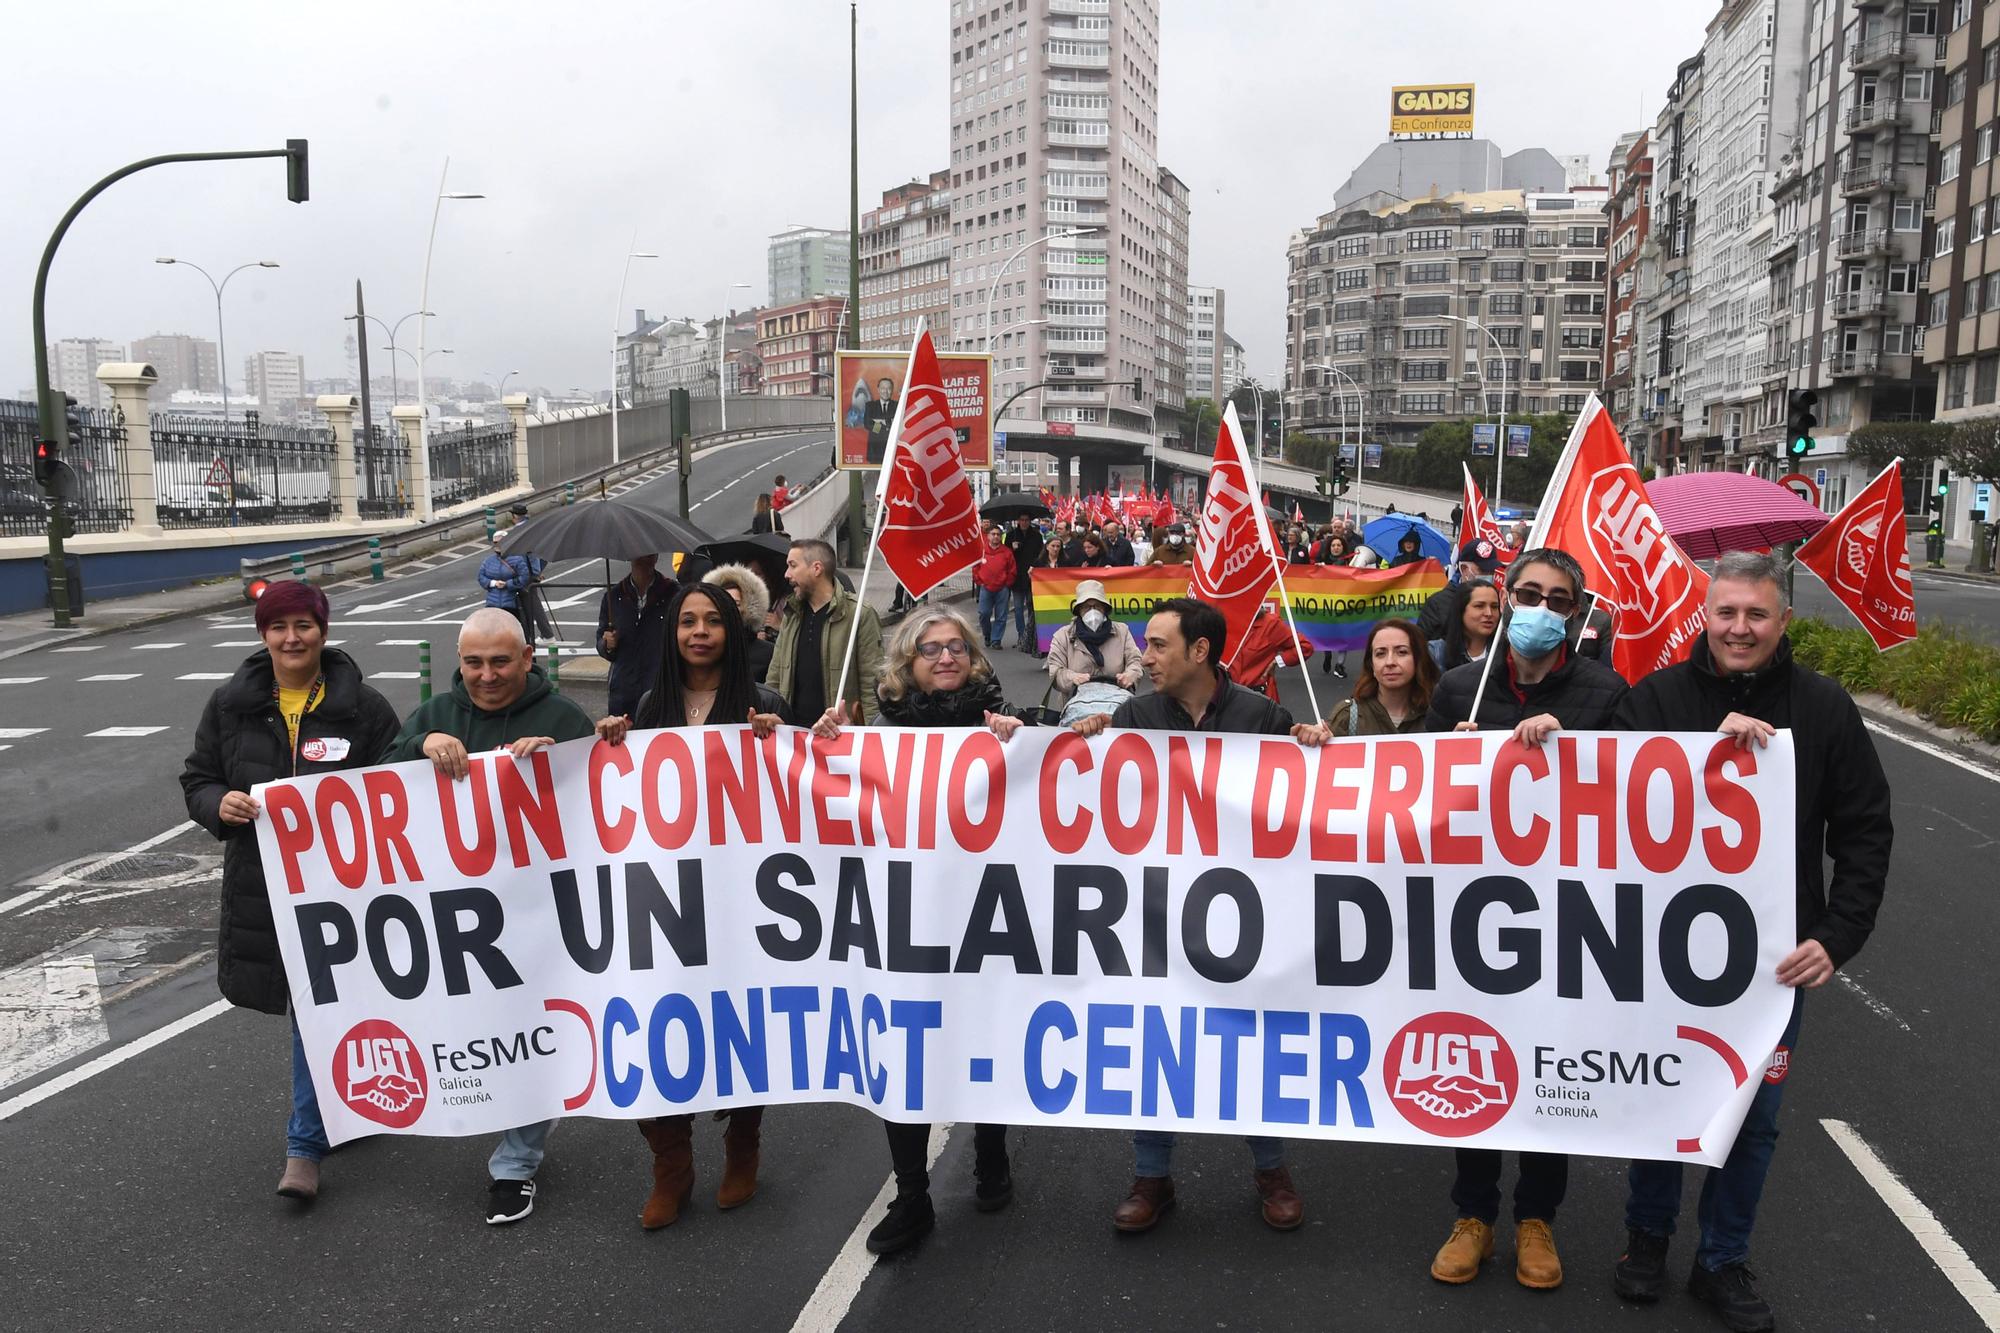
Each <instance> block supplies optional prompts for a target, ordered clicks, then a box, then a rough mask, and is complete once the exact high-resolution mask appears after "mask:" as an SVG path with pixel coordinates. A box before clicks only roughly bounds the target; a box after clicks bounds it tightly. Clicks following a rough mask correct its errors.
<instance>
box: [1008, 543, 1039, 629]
mask: <svg viewBox="0 0 2000 1333" xmlns="http://www.w3.org/2000/svg"><path fill="white" fill-rule="evenodd" d="M1007 549H1008V550H1010V551H1012V552H1013V553H1014V646H1015V647H1016V648H1019V649H1020V650H1021V651H1022V652H1024V653H1031V654H1032V653H1033V652H1034V651H1035V571H1036V570H1037V569H1039V568H1041V564H1042V551H1043V549H1044V547H1043V545H1042V534H1041V533H1039V532H1037V531H1036V530H1035V524H1034V521H1033V520H1032V519H1030V518H1029V517H1028V516H1027V515H1026V514H1017V515H1015V517H1014V526H1013V527H1012V528H1010V529H1008V532H1007Z"/></svg>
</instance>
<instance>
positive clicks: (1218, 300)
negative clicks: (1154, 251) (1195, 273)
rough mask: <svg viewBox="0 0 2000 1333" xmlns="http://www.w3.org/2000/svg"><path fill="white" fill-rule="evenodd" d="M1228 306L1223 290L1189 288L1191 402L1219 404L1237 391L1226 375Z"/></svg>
mask: <svg viewBox="0 0 2000 1333" xmlns="http://www.w3.org/2000/svg"><path fill="white" fill-rule="evenodd" d="M1227 304H1228V293H1227V292H1225V291H1224V290H1223V289H1222V288H1220V287H1195V286H1189V288H1188V297H1187V331H1188V361H1187V367H1188V371H1187V373H1188V386H1187V396H1188V397H1190V398H1206V399H1208V400H1209V401H1210V402H1211V403H1219V402H1221V401H1222V399H1223V398H1224V397H1225V396H1226V395H1227V394H1228V393H1229V391H1230V390H1231V389H1233V388H1235V387H1236V386H1235V384H1234V383H1233V382H1231V381H1230V380H1228V379H1227V378H1226V377H1225V376H1224V374H1223V371H1222V349H1223V347H1224V346H1225V345H1226V344H1227V341H1228V333H1227V330H1226V327H1225V324H1224V319H1223V316H1224V311H1225V308H1226V306H1227ZM1238 373H1239V374H1240V373H1241V371H1240V368H1239V372H1238Z"/></svg>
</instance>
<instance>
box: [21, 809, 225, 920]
mask: <svg viewBox="0 0 2000 1333" xmlns="http://www.w3.org/2000/svg"><path fill="white" fill-rule="evenodd" d="M200 827H201V825H199V824H197V823H195V822H194V821H193V820H192V819H184V820H182V821H181V822H180V823H178V824H176V825H174V826H173V827H172V828H170V829H163V830H161V831H160V832H158V833H155V834H154V835H153V836H152V837H150V838H147V839H145V840H143V841H141V842H135V843H133V844H132V845H131V846H130V847H126V848H122V849H121V850H119V851H115V852H106V853H105V854H104V855H102V856H99V857H95V858H93V859H91V860H89V861H86V862H83V863H82V864H80V865H73V866H71V867H70V868H69V869H68V870H66V871H64V872H63V873H62V874H60V875H57V876H56V877H55V878H54V879H51V880H50V881H49V882H48V883H46V884H37V885H36V886H35V887H34V888H32V889H29V890H28V891H27V892H25V893H17V894H15V895H14V896H13V897H12V898H8V899H6V900H4V901H0V916H5V915H6V914H7V913H9V912H11V911H13V910H14V909H15V908H17V907H25V906H26V905H27V904H29V903H31V902H34V901H35V900H37V899H39V898H46V897H48V896H49V895H50V894H52V893H54V892H56V891H57V890H59V889H65V888H68V887H69V886H70V885H72V884H76V883H80V882H82V880H83V878H84V876H86V875H89V874H92V873H94V872H95V871H97V870H98V869H100V868H102V867H104V866H108V865H110V864H111V863H112V862H113V861H122V860H124V859H125V858H126V857H128V856H137V855H138V854H139V853H140V852H149V851H151V850H152V849H153V848H155V847H158V846H159V845H160V844H161V843H163V842H172V841H173V840H174V839H175V838H178V837H180V836H181V834H183V833H186V832H189V831H190V830H192V829H197V828H200Z"/></svg>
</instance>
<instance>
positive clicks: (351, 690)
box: [181, 580, 396, 1203]
mask: <svg viewBox="0 0 2000 1333" xmlns="http://www.w3.org/2000/svg"><path fill="white" fill-rule="evenodd" d="M327 616H328V610H327V603H326V594H325V593H323V592H321V591H320V590H319V589H318V588H315V587H313V586H312V585H311V584H309V583H297V582H292V581H290V580H287V581H284V582H280V583H273V584H271V585H270V586H269V587H268V588H266V589H265V590H264V595H263V596H262V597H260V598H258V599H257V612H256V620H257V637H258V638H260V639H262V640H263V641H264V646H263V647H262V648H260V649H258V650H257V651H256V652H255V653H252V654H251V655H250V656H249V657H248V658H246V659H244V661H243V664H242V665H241V666H239V667H237V668H236V672H235V674H234V675H232V676H231V677H230V678H229V679H228V681H226V682H225V683H224V684H222V685H219V686H217V687H216V690H215V693H214V694H211V695H210V696H209V698H208V706H207V707H206V708H204V709H203V710H202V714H201V723H200V725H199V726H197V727H196V728H195V734H194V749H193V751H192V752H190V753H189V755H188V757H187V762H186V764H185V765H183V767H182V769H181V792H182V794H183V795H184V796H185V798H186V800H187V811H188V817H189V818H191V819H193V820H194V821H195V822H196V823H197V824H200V825H201V826H202V827H203V828H205V829H207V830H208V831H209V832H210V833H212V834H214V835H215V836H216V837H217V838H220V839H221V840H222V843H223V848H222V933H221V936H220V938H219V939H218V941H217V944H216V974H215V977H216V983H217V985H218V986H220V987H221V990H222V995H223V998H224V999H226V1000H228V1001H229V1002H230V1003H231V1004H235V1005H240V1006H242V1007H243V1008H245V1009H255V1010H258V1011H260V1012H262V1013H267V1014H283V1013H289V1012H290V1011H291V994H292V992H291V986H290V984H289V983H288V982H287V980H286V977H285V963H284V959H283V958H282V957H281V956H280V955H279V953H278V936H277V931H276V928H275V927H274V926H273V924H272V921H271V899H270V897H269V895H268V894H267V893H266V892H265V889H264V866H263V862H262V861H261V860H260V859H259V857H258V853H257V837H256V833H255V831H254V829H253V828H252V825H253V824H255V823H256V821H257V819H258V818H259V817H260V816H261V815H262V814H263V811H262V809H261V808H260V807H259V805H258V803H257V802H256V801H255V800H254V799H252V797H251V795H250V789H251V788H252V787H254V786H256V785H257V784H258V783H260V782H272V781H275V780H276V779H278V778H289V777H299V776H303V775H307V774H313V773H330V772H335V771H338V770H341V769H349V768H362V767H365V766H367V765H369V764H372V763H374V762H375V757H376V756H377V755H378V754H380V753H381V752H382V749H383V747H384V746H386V745H388V744H389V741H390V739H391V738H393V737H394V736H395V734H396V710H395V709H394V708H392V707H391V706H390V704H389V701H388V700H387V699H384V698H383V697H382V696H381V695H380V694H378V693H377V692H376V691H375V689H374V687H373V686H371V685H369V684H368V683H367V681H366V680H364V679H363V678H362V673H361V667H360V665H359V664H357V663H356V662H355V660H354V659H353V658H352V657H350V656H348V655H347V654H346V653H344V652H342V651H341V650H340V649H338V648H328V647H327V646H326V626H327ZM326 1152H327V1141H326V1128H325V1126H324V1125H323V1124H322V1123H321V1121H320V1114H319V1099H318V1097H317V1096H316V1095H315V1094H314V1092H313V1081H312V1069H311V1066H309V1065H308V1064H307V1062H306V1053H305V1047H304V1045H303V1044H302V1043H301V1042H300V1040H299V1025H298V1021H297V1020H296V1019H294V1020H293V1022H292V1117H291V1123H290V1124H289V1125H287V1126H286V1129H285V1170H284V1174H283V1175H282V1176H280V1177H279V1179H278V1193H280V1194H282V1195H284V1196H285V1197H286V1198H288V1199H297V1200H299V1201H300V1202H301V1203H311V1202H312V1201H313V1200H314V1199H315V1198H317V1197H318V1196H319V1164H320V1159H321V1158H323V1157H325V1156H326Z"/></svg>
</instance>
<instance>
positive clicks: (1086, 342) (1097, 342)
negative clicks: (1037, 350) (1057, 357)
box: [1047, 328, 1104, 352]
mask: <svg viewBox="0 0 2000 1333" xmlns="http://www.w3.org/2000/svg"><path fill="white" fill-rule="evenodd" d="M1047 340H1048V345H1049V349H1050V350H1051V351H1058V350H1059V351H1069V352H1101V351H1103V350H1104V334H1103V333H1102V332H1101V331H1098V330H1094V329H1053V328H1052V329H1050V330H1049V331H1048V335H1047Z"/></svg>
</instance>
